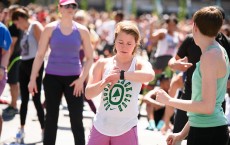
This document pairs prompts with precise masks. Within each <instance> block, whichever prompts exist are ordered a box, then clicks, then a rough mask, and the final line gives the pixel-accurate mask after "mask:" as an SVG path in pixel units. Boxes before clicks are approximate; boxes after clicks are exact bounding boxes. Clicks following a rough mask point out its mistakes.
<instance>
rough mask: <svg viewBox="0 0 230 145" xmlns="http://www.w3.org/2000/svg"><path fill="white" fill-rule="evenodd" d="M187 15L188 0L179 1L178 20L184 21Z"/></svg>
mask: <svg viewBox="0 0 230 145" xmlns="http://www.w3.org/2000/svg"><path fill="white" fill-rule="evenodd" d="M186 14H187V0H179V10H178V19H179V20H184V19H185V18H186Z"/></svg>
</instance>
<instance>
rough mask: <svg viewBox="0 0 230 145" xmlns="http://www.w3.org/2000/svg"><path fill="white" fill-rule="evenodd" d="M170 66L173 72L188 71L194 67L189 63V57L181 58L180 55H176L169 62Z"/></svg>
mask: <svg viewBox="0 0 230 145" xmlns="http://www.w3.org/2000/svg"><path fill="white" fill-rule="evenodd" d="M168 65H169V67H170V68H171V69H172V70H179V71H186V70H187V69H188V68H189V67H191V66H192V63H189V62H188V58H187V57H184V58H180V57H179V56H178V55H176V56H175V57H172V58H171V59H170V60H169V62H168Z"/></svg>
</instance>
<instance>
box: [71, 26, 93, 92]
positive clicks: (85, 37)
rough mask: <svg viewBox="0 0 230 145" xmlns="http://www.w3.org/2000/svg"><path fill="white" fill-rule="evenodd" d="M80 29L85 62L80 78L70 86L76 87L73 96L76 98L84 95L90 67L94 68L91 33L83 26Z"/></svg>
mask: <svg viewBox="0 0 230 145" xmlns="http://www.w3.org/2000/svg"><path fill="white" fill-rule="evenodd" d="M78 29H79V31H80V34H81V39H82V43H83V50H84V54H85V61H84V66H83V69H82V71H81V74H80V76H79V78H78V79H76V80H75V81H73V82H72V83H71V84H70V86H71V87H72V86H74V92H73V94H74V95H75V96H81V94H82V93H84V82H85V80H86V78H87V76H88V74H89V70H90V67H91V66H92V63H93V48H92V44H91V42H90V35H89V31H88V29H87V28H86V27H84V26H82V25H79V26H78Z"/></svg>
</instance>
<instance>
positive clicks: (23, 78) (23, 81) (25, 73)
mask: <svg viewBox="0 0 230 145" xmlns="http://www.w3.org/2000/svg"><path fill="white" fill-rule="evenodd" d="M33 61H34V59H30V60H22V61H21V64H20V69H19V82H20V92H21V108H20V120H21V125H25V121H26V115H27V110H28V102H29V91H28V84H29V81H30V74H31V69H32V65H33ZM43 69H44V64H43V65H42V67H41V69H40V71H39V76H38V77H37V80H36V82H37V89H38V93H36V94H35V95H34V96H33V97H32V98H33V102H34V106H35V108H36V110H37V115H38V119H39V122H40V125H41V128H42V129H44V121H45V117H44V110H43V108H42V104H41V84H42V73H43Z"/></svg>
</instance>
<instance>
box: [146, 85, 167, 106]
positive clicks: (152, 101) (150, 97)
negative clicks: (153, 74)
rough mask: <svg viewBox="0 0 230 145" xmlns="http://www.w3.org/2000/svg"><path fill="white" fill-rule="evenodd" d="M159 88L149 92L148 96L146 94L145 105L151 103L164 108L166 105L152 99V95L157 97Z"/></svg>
mask: <svg viewBox="0 0 230 145" xmlns="http://www.w3.org/2000/svg"><path fill="white" fill-rule="evenodd" d="M158 89H159V88H158V87H155V88H154V89H153V90H151V91H149V92H148V93H147V94H145V96H144V98H143V101H144V102H145V103H149V104H152V105H157V106H164V104H161V103H159V102H158V101H156V100H155V99H153V98H152V95H156V92H157V90H158Z"/></svg>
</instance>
